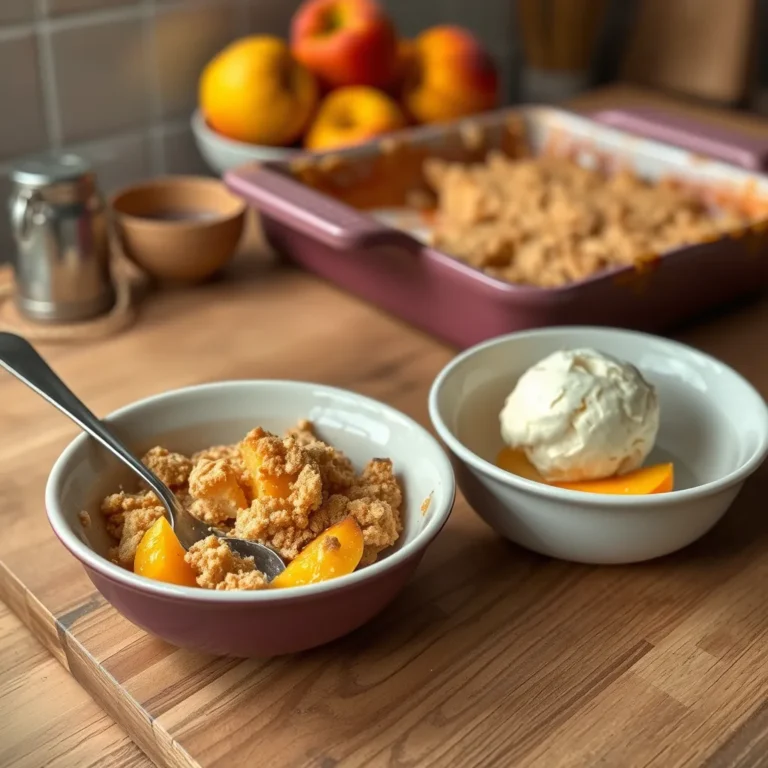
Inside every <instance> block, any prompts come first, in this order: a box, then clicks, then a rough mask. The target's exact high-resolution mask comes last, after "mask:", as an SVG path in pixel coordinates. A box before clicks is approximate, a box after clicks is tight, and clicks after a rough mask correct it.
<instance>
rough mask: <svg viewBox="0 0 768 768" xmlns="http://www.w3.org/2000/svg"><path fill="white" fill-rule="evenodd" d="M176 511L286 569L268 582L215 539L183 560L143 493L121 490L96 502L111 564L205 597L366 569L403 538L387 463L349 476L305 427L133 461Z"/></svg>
mask: <svg viewBox="0 0 768 768" xmlns="http://www.w3.org/2000/svg"><path fill="white" fill-rule="evenodd" d="M142 461H143V463H144V464H145V465H146V466H147V467H149V468H150V469H151V470H152V471H153V472H154V473H155V474H156V475H157V476H158V477H159V478H160V479H161V480H162V481H163V482H164V483H166V485H168V486H169V487H170V488H171V489H172V490H173V492H174V493H175V494H176V496H177V498H178V499H179V501H180V502H181V503H182V505H183V506H184V508H185V509H186V510H188V511H189V512H190V513H191V514H192V515H194V516H195V517H197V518H198V519H199V520H202V521H203V522H205V523H206V524H208V525H209V526H211V527H212V528H215V529H216V530H217V531H220V532H222V533H226V534H228V535H232V536H235V537H238V538H243V539H248V540H251V541H257V542H259V543H261V544H265V545H267V546H269V547H271V548H272V549H274V550H275V551H276V552H277V553H278V554H279V555H280V556H281V557H282V559H283V561H284V562H285V563H286V565H287V567H286V570H285V571H284V572H283V573H281V574H280V575H279V576H278V577H277V578H275V579H274V580H273V581H272V582H271V583H268V582H267V579H266V578H265V576H264V574H262V573H260V572H259V571H257V570H256V569H255V567H254V563H253V558H243V557H241V556H240V555H238V554H237V553H236V552H233V551H232V550H231V549H230V547H229V546H228V545H227V543H226V542H225V541H222V540H221V539H219V538H218V537H217V536H214V535H211V536H209V537H208V538H206V539H204V540H202V541H199V542H197V543H196V544H195V545H193V546H192V547H191V548H190V550H189V551H187V552H185V551H184V549H183V548H182V547H181V544H180V543H179V541H178V539H177V538H176V536H175V534H174V533H173V530H172V529H171V527H170V525H169V524H168V522H167V520H166V518H165V510H164V507H163V506H162V504H161V503H160V501H159V499H158V498H157V497H156V496H155V494H154V493H153V492H152V491H148V490H141V491H138V492H136V493H127V492H126V491H124V490H120V491H118V492H116V493H113V494H110V495H109V496H107V497H106V498H105V499H104V500H103V501H102V502H101V513H102V515H103V516H104V518H105V523H106V528H107V532H108V533H109V534H110V535H111V536H112V538H113V539H114V541H115V546H114V547H113V548H112V549H111V550H110V558H111V559H112V560H113V562H115V563H117V564H119V565H121V566H123V567H124V568H127V569H129V570H133V571H134V572H136V573H139V574H141V575H145V576H148V577H150V578H155V579H159V580H161V581H166V582H170V583H176V584H182V585H186V586H198V587H201V588H204V589H216V590H231V589H247V590H258V589H266V588H268V587H282V586H300V585H302V584H309V583H314V582H316V581H322V580H325V579H328V578H335V577H337V576H341V575H344V574H345V573H351V572H352V571H354V570H356V569H357V568H360V567H364V566H366V565H370V564H371V563H373V562H375V561H376V559H377V558H378V557H379V555H380V553H381V552H383V551H384V550H386V549H388V548H390V547H392V546H393V545H394V544H395V543H396V542H397V540H398V539H399V537H400V534H401V533H402V531H403V523H402V510H401V508H402V503H403V493H402V489H401V486H400V483H399V482H398V480H397V478H396V476H395V473H394V468H393V465H392V462H391V461H390V460H389V459H385V458H375V459H372V460H371V461H369V462H368V464H367V465H366V466H365V467H364V468H363V470H362V472H357V471H356V470H355V468H354V467H353V465H352V462H351V461H350V460H349V458H347V456H345V455H344V453H343V452H341V451H340V450H338V449H337V448H334V447H333V446H331V445H329V444H327V443H325V442H323V441H322V440H321V439H320V438H319V437H318V436H317V434H316V433H315V431H314V428H313V426H312V424H311V423H310V422H308V421H301V422H299V423H298V424H297V425H296V426H295V427H294V428H292V429H290V430H288V432H287V433H286V434H285V435H284V436H283V437H279V436H277V435H274V434H271V433H270V432H267V431H265V430H264V429H262V428H261V427H256V428H255V429H253V430H251V432H249V433H248V434H247V435H246V436H245V437H244V438H243V440H242V441H241V442H240V443H238V444H236V445H222V446H212V447H210V448H207V449H205V450H202V451H199V452H198V453H195V454H193V455H192V456H184V455H181V454H179V453H173V452H171V451H169V450H167V449H165V448H163V447H160V446H158V447H155V448H152V449H151V450H150V451H148V452H147V454H146V455H145V456H144V458H143V459H142Z"/></svg>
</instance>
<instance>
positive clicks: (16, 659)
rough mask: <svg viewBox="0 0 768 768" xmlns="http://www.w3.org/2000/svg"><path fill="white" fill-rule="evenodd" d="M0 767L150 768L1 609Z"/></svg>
mask: <svg viewBox="0 0 768 768" xmlns="http://www.w3.org/2000/svg"><path fill="white" fill-rule="evenodd" d="M0 712H1V713H2V717H1V718H0V765H2V766H3V768H41V766H46V768H69V766H78V768H95V767H96V766H110V767H111V768H149V766H150V765H151V763H150V761H149V760H148V759H147V757H146V756H145V755H144V754H143V753H142V752H141V751H140V750H139V748H138V747H137V746H136V745H135V744H134V743H133V742H132V741H131V739H130V738H129V737H128V735H127V734H126V733H125V731H124V730H123V729H122V728H121V727H120V726H119V725H117V724H116V723H115V722H114V720H112V718H111V717H109V715H107V714H105V713H104V711H103V710H102V709H101V707H99V706H98V704H96V703H95V702H94V701H93V699H92V698H91V697H90V696H89V695H88V694H87V693H86V692H85V691H84V690H83V689H82V688H81V687H80V686H79V685H78V684H77V683H76V682H75V681H74V680H73V679H72V677H71V676H70V675H68V674H67V672H66V670H64V669H62V667H61V665H60V664H59V663H58V662H57V661H56V660H55V659H54V658H53V657H52V656H51V654H50V653H48V651H47V650H46V649H45V648H44V647H43V646H42V645H41V644H40V642H39V641H38V640H36V639H35V638H34V637H32V635H31V634H30V632H29V630H28V629H27V628H26V627H24V626H23V625H22V623H21V622H20V621H19V619H18V618H17V617H16V616H14V614H13V613H11V611H10V610H9V609H8V608H7V607H6V606H5V605H3V604H2V603H0Z"/></svg>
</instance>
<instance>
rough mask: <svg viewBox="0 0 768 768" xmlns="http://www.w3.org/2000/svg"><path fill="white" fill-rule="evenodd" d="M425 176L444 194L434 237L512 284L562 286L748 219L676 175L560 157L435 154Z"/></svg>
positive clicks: (719, 232)
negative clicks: (590, 165)
mask: <svg viewBox="0 0 768 768" xmlns="http://www.w3.org/2000/svg"><path fill="white" fill-rule="evenodd" d="M424 174H425V177H426V179H427V182H428V183H429V184H430V186H431V187H432V189H433V190H434V191H435V193H436V195H437V199H438V207H437V216H436V219H435V227H434V231H433V243H434V245H435V246H437V247H438V248H440V249H442V250H444V251H446V252H447V253H450V254H452V255H453V256H455V257H457V258H459V259H461V260H462V261H466V262H468V263H469V264H471V265H473V266H475V267H478V268H480V269H483V270H485V271H487V272H488V273H490V274H492V275H494V276H496V277H500V278H502V279H505V280H508V281H510V282H513V283H523V284H528V285H536V286H540V287H556V286H560V285H564V284H566V283H570V282H574V281H577V280H581V279H584V278H586V277H588V276H590V275H592V274H594V273H596V272H599V271H601V270H604V269H607V268H610V267H616V266H626V265H631V264H636V263H637V262H638V260H641V259H647V258H649V257H652V256H654V255H657V254H660V253H663V252H665V251H668V250H671V249H673V248H676V247H680V246H683V245H687V244H691V243H698V242H702V241H707V240H711V239H715V238H718V237H720V236H722V235H723V233H725V232H728V231H733V230H735V229H738V228H740V227H743V226H744V225H745V224H746V223H748V222H747V218H746V217H745V216H744V215H743V214H742V213H741V212H740V211H738V210H736V209H735V207H732V208H730V209H729V208H724V209H723V210H722V211H720V212H718V213H717V214H716V215H715V214H713V212H712V211H711V210H710V209H709V208H708V207H707V205H706V204H705V202H704V201H703V200H702V199H701V198H700V196H697V195H696V194H694V192H693V191H691V190H689V189H686V188H685V187H683V186H682V185H680V184H678V183H675V182H674V181H672V180H661V181H659V182H657V183H650V182H647V181H644V180H643V179H641V178H639V177H638V176H636V175H635V174H633V173H630V172H629V171H622V172H619V173H616V174H614V175H611V176H605V175H604V174H602V173H599V172H598V171H595V170H589V169H586V168H582V167H581V166H580V165H578V164H577V163H576V162H574V161H573V160H570V159H568V158H562V157H550V156H541V157H537V158H530V159H511V158H509V157H507V156H506V155H504V154H502V153H500V152H491V153H489V154H488V157H487V159H486V162H485V163H480V164H464V163H453V162H447V161H444V160H440V159H436V158H433V159H430V160H428V161H426V162H425V164H424Z"/></svg>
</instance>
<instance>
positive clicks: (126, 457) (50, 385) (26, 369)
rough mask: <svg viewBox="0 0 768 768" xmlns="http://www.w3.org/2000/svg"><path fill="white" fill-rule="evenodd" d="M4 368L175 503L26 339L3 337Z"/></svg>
mask: <svg viewBox="0 0 768 768" xmlns="http://www.w3.org/2000/svg"><path fill="white" fill-rule="evenodd" d="M0 366H2V367H3V368H5V369H6V370H7V371H9V372H10V373H12V374H13V375H14V376H16V378H17V379H19V380H21V381H23V382H24V383H25V384H26V385H27V386H28V387H30V389H33V390H34V391H35V392H37V394H38V395H40V396H41V397H44V398H45V399H46V400H47V401H48V402H49V403H51V404H52V405H55V406H56V407H57V408H58V409H59V410H60V411H61V412H62V413H64V414H66V415H67V416H69V418H70V419H72V421H74V422H75V424H77V425H78V426H79V427H80V428H81V429H82V430H83V431H85V432H87V433H88V434H89V435H90V436H91V437H93V438H94V439H96V440H98V441H99V442H100V443H101V444H102V445H103V446H104V447H105V448H107V449H108V450H110V451H111V452H112V453H113V454H114V455H115V456H117V458H118V459H120V461H122V462H123V463H124V464H127V465H128V466H129V467H130V468H131V469H132V470H133V471H134V472H136V473H137V474H138V475H140V476H141V478H142V479H143V480H144V481H145V482H146V483H147V485H149V487H150V488H151V489H152V490H153V491H154V492H155V493H156V494H157V495H158V496H159V497H160V498H161V499H162V500H163V501H164V502H166V506H168V505H169V504H170V505H173V504H174V503H175V499H174V498H173V495H172V494H171V492H170V491H169V490H168V489H167V488H166V486H165V485H164V484H163V483H161V482H160V481H159V480H158V478H157V477H155V475H154V473H153V472H151V471H150V470H149V469H147V468H146V467H145V466H144V465H143V464H142V463H141V462H140V461H139V460H138V459H137V458H136V457H135V456H134V455H133V454H132V453H131V452H130V451H129V450H128V449H127V448H126V447H125V446H124V445H123V444H122V443H121V442H120V441H119V440H118V439H117V438H116V437H115V436H114V435H112V434H111V433H110V432H109V430H108V429H106V427H105V426H104V425H103V424H102V423H101V421H100V420H99V419H98V418H96V416H95V415H94V414H93V413H92V412H91V411H90V410H89V409H88V408H86V406H85V405H83V403H82V402H81V401H80V400H79V399H78V398H77V396H76V395H75V394H74V393H73V392H72V390H71V389H70V388H69V387H68V386H67V385H66V384H65V383H64V382H63V381H62V380H61V379H60V378H59V377H58V376H57V375H56V374H55V373H54V372H53V371H52V370H51V368H50V367H49V365H48V363H46V362H45V360H43V358H42V357H41V356H40V355H39V353H38V352H37V350H36V349H35V348H34V347H33V346H32V345H31V344H30V343H29V342H28V341H27V340H26V339H23V338H22V337H21V336H16V335H15V334H13V333H0ZM169 495H170V498H169ZM174 508H175V507H174V506H170V509H169V512H171V511H172V510H173V509H174Z"/></svg>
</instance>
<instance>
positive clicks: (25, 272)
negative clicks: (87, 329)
mask: <svg viewBox="0 0 768 768" xmlns="http://www.w3.org/2000/svg"><path fill="white" fill-rule="evenodd" d="M11 181H12V184H13V190H12V193H11V199H10V215H11V225H12V229H13V233H14V238H15V240H16V248H17V251H16V254H15V260H14V270H15V277H16V302H17V304H18V307H19V311H20V312H21V313H22V314H24V315H26V316H27V317H29V318H31V319H33V320H39V321H51V322H56V321H58V322H72V321H77V320H86V319H88V318H92V317H95V316H97V315H100V314H103V313H105V312H107V311H108V310H109V309H110V308H111V307H112V306H113V304H114V302H115V290H114V285H113V283H112V279H111V275H110V267H109V225H108V220H107V213H106V208H105V204H104V200H103V198H102V196H101V194H100V193H99V190H98V188H97V185H96V178H95V176H94V174H93V171H92V169H91V167H90V165H89V164H88V163H87V162H86V161H85V160H83V159H82V158H80V157H77V156H76V155H71V154H61V155H56V156H50V157H45V158H38V159H32V160H27V161H23V162H21V163H19V164H18V165H17V166H16V167H15V168H14V169H13V170H12V171H11Z"/></svg>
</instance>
